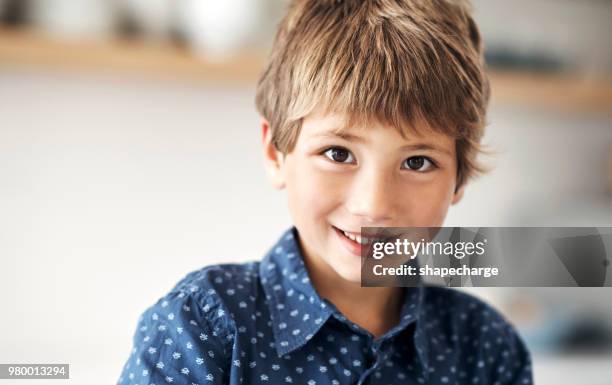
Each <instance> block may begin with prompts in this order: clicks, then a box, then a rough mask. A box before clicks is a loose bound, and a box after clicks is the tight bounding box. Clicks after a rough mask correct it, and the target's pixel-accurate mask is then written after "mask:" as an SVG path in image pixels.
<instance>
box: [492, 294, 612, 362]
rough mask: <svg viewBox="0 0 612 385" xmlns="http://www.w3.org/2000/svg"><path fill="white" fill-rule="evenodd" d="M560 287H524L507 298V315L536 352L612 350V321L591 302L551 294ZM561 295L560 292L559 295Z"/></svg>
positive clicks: (594, 351)
mask: <svg viewBox="0 0 612 385" xmlns="http://www.w3.org/2000/svg"><path fill="white" fill-rule="evenodd" d="M555 290H558V288H546V289H543V288H540V289H527V288H525V289H522V290H521V293H520V294H518V293H517V294H516V295H513V296H509V297H507V298H505V301H504V303H503V305H502V307H503V309H504V312H505V313H506V314H511V315H512V320H513V322H514V323H515V324H516V326H517V327H518V328H519V329H520V331H521V335H522V336H523V338H524V339H525V341H526V343H527V345H528V346H529V347H530V349H532V351H534V352H535V353H563V354H573V353H593V354H604V353H606V354H609V353H612V322H610V320H609V319H607V318H606V317H607V316H606V314H602V313H599V312H597V310H595V309H594V308H593V307H592V306H590V305H589V304H575V305H574V306H568V305H567V303H566V301H564V300H560V299H558V298H557V299H556V300H550V298H547V296H548V295H549V294H551V293H555ZM557 296H558V295H557Z"/></svg>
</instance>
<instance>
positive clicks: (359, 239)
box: [332, 225, 373, 246]
mask: <svg viewBox="0 0 612 385" xmlns="http://www.w3.org/2000/svg"><path fill="white" fill-rule="evenodd" d="M332 227H333V228H334V230H336V232H337V233H338V234H340V235H341V236H343V237H345V238H346V239H347V240H349V241H351V242H353V243H354V244H355V245H357V246H366V245H368V244H369V243H371V242H372V241H373V239H370V238H367V237H363V236H361V233H353V232H349V231H344V230H342V229H339V228H337V227H336V226H333V225H332Z"/></svg>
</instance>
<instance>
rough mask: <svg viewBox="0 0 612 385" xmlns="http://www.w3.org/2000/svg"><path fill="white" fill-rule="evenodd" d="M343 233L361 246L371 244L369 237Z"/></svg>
mask: <svg viewBox="0 0 612 385" xmlns="http://www.w3.org/2000/svg"><path fill="white" fill-rule="evenodd" d="M342 233H343V234H344V235H346V237H347V238H350V239H351V240H353V241H355V242H357V243H359V244H362V245H365V244H367V243H368V242H369V239H368V238H367V237H362V236H361V235H359V234H352V233H347V232H346V231H342Z"/></svg>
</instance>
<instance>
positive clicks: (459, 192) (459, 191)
mask: <svg viewBox="0 0 612 385" xmlns="http://www.w3.org/2000/svg"><path fill="white" fill-rule="evenodd" d="M464 191H465V183H464V184H462V185H461V187H459V188H458V189H457V190H456V191H455V192H454V193H453V199H452V200H451V205H454V204H457V203H459V201H460V200H461V198H463V192H464Z"/></svg>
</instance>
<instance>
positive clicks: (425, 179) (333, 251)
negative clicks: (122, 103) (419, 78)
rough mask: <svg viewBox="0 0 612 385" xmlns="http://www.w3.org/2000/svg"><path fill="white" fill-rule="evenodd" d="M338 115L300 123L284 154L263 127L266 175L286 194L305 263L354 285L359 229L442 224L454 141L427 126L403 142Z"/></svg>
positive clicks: (386, 130) (451, 189)
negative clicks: (351, 123) (339, 131)
mask: <svg viewBox="0 0 612 385" xmlns="http://www.w3.org/2000/svg"><path fill="white" fill-rule="evenodd" d="M343 119H344V117H343V115H340V114H335V115H321V114H312V115H309V116H308V117H306V118H304V120H303V122H302V128H301V131H300V134H299V137H298V140H297V143H296V145H295V147H294V149H293V151H291V152H290V153H288V154H286V155H284V156H283V155H282V154H281V153H280V152H278V151H276V149H275V147H274V145H272V144H271V142H270V139H271V135H270V130H269V129H268V125H267V122H266V121H264V122H263V124H262V126H263V139H264V141H263V142H264V153H265V158H266V166H267V170H268V174H269V176H270V179H271V180H272V182H273V184H274V185H275V186H276V187H277V188H286V189H287V195H288V201H289V211H290V214H291V217H292V218H293V221H294V224H295V226H296V227H297V229H298V232H299V234H300V241H301V245H302V247H303V251H304V253H305V256H306V258H309V259H310V260H311V261H315V263H317V264H318V265H319V266H326V267H329V268H331V269H332V270H333V271H335V272H336V273H337V274H338V275H339V276H341V277H342V278H344V279H346V280H348V281H351V282H355V283H357V282H359V281H360V277H361V271H360V269H361V252H360V245H359V243H358V242H356V241H354V240H352V239H350V238H349V237H350V236H351V234H349V236H348V237H347V235H346V234H345V232H348V233H352V234H354V235H358V234H359V233H360V230H361V229H360V228H361V227H367V226H370V227H383V226H384V227H390V226H394V227H416V226H423V227H427V226H431V227H436V226H442V224H443V222H444V218H445V216H446V213H447V210H448V207H449V206H450V205H451V204H453V203H456V202H457V201H459V199H460V198H461V195H462V189H460V190H459V191H458V192H456V193H455V181H456V174H457V161H456V155H455V142H454V140H453V139H452V138H450V137H448V136H446V135H443V134H439V133H435V132H433V131H431V130H429V129H428V127H427V126H426V125H424V124H423V125H422V126H421V127H417V128H418V130H419V132H420V133H421V135H420V136H414V135H412V136H410V137H407V138H405V139H404V138H402V136H401V135H400V133H399V132H397V131H396V130H395V129H394V128H392V127H387V126H384V125H380V124H377V125H373V126H369V127H365V128H357V127H355V128H349V129H347V130H344V131H343V132H342V134H335V133H334V128H336V127H340V126H342V125H343Z"/></svg>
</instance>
